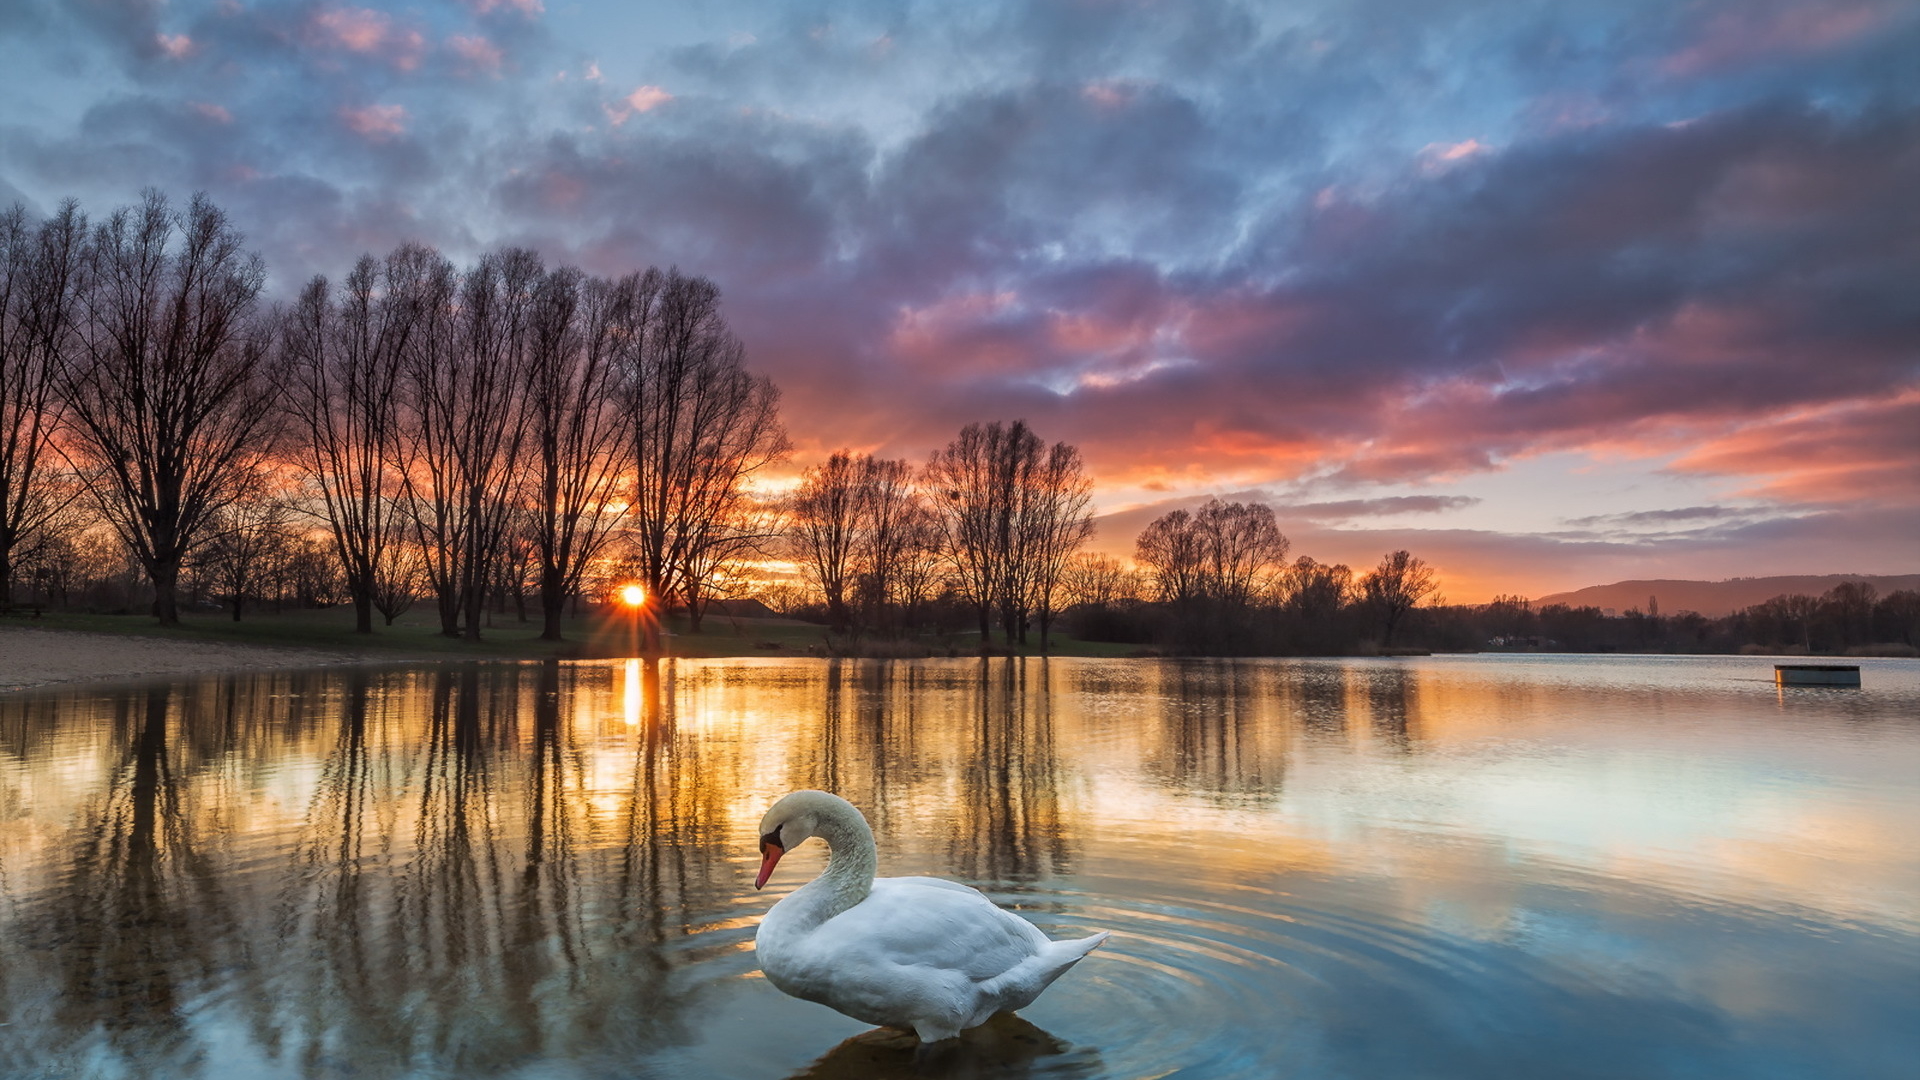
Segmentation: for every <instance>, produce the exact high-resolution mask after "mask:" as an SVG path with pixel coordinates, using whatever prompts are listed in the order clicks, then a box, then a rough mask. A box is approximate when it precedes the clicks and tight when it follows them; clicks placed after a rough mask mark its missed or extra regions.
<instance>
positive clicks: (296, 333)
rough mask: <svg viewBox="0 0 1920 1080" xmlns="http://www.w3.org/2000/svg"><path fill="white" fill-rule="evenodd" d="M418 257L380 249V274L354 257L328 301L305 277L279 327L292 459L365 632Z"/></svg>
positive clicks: (389, 498)
mask: <svg viewBox="0 0 1920 1080" xmlns="http://www.w3.org/2000/svg"><path fill="white" fill-rule="evenodd" d="M423 258H425V253H424V251H423V250H422V249H409V248H403V249H401V250H400V251H397V252H395V253H394V254H393V255H390V256H388V258H387V261H386V264H385V268H384V272H383V269H382V265H381V264H380V263H379V262H377V261H376V260H375V259H374V258H373V257H372V256H370V255H363V256H361V257H360V259H359V261H358V262H356V263H355V264H354V267H353V270H352V272H351V273H349V274H348V275H347V279H346V282H345V287H344V288H343V289H342V290H341V295H340V298H339V301H338V302H337V303H336V302H335V300H334V297H333V293H332V288H331V286H330V285H329V284H328V282H327V279H326V278H324V277H315V278H314V279H313V280H312V281H311V282H309V283H308V284H307V287H306V289H305V290H304V291H303V292H302V293H301V294H300V299H299V301H298V302H297V303H296V304H295V305H294V307H293V309H292V311H290V312H289V313H288V315H287V318H286V322H285V328H284V330H283V334H282V343H283V344H282V348H283V349H284V350H285V351H286V355H287V361H288V368H289V372H288V373H289V376H290V378H289V381H288V389H289V390H290V391H291V393H290V394H289V395H288V407H289V409H290V410H291V411H292V413H293V415H294V417H295V419H296V428H297V432H298V436H299V438H298V442H297V449H296V453H295V454H294V462H295V464H296V465H297V466H298V468H299V469H300V471H301V472H302V473H304V474H305V476H306V479H307V485H308V487H309V489H310V490H311V491H312V492H314V493H316V494H317V495H318V496H319V500H320V507H321V512H322V514H323V515H324V516H325V518H326V521H327V527H328V529H329V531H330V533H331V535H332V538H333V546H334V554H335V556H336V557H337V558H338V559H339V560H340V569H341V573H342V575H343V577H344V578H345V580H346V585H347V593H348V596H349V597H350V598H351V599H352V602H353V610H354V629H355V630H356V631H357V632H359V633H363V634H367V633H372V632H373V609H374V600H373V598H374V592H375V590H376V584H375V583H376V581H377V580H378V578H379V576H380V573H381V567H382V564H383V563H384V562H385V561H386V560H387V559H388V558H389V557H390V556H389V553H388V548H389V545H390V544H391V543H392V542H393V537H394V529H393V520H394V517H395V515H396V509H395V506H394V498H395V496H396V495H397V494H398V491H399V487H400V482H401V476H400V474H399V471H398V463H399V459H400V454H399V438H400V432H399V429H398V420H399V412H398V407H397V403H396V398H395V395H396V394H397V392H398V390H399V380H400V373H401V369H402V364H403V361H404V359H405V357H406V356H407V353H408V350H409V347H410V341H409V339H410V337H411V335H412V334H413V332H414V331H415V329H416V328H417V327H418V325H419V320H418V319H417V318H416V315H417V303H418V300H419V296H418V295H417V293H415V292H413V291H412V290H410V289H409V288H408V287H407V285H408V281H407V278H408V275H409V274H410V273H411V268H412V267H413V266H414V265H416V264H417V263H418V262H420V261H421V260H422V259H423ZM383 276H384V287H383V286H382V279H383Z"/></svg>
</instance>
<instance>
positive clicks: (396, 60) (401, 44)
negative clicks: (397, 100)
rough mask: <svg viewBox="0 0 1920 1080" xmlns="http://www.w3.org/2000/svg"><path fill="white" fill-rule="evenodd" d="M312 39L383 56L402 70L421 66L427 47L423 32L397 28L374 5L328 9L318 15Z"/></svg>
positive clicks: (322, 44) (330, 46)
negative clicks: (369, 6)
mask: <svg viewBox="0 0 1920 1080" xmlns="http://www.w3.org/2000/svg"><path fill="white" fill-rule="evenodd" d="M309 38H310V39H311V40H312V41H313V42H314V43H315V44H317V45H318V46H319V47H321V48H328V49H341V50H344V51H346V52H350V53H354V54H357V55H361V56H374V57H379V58H381V59H383V60H385V61H386V62H387V63H389V64H391V65H393V66H394V67H395V68H398V69H399V70H401V71H412V70H414V69H415V68H418V67H419V66H420V61H421V58H422V57H423V56H424V55H425V53H426V48H427V39H426V36H425V35H424V34H422V33H421V32H420V31H418V30H415V29H411V28H401V27H397V26H395V25H394V22H393V19H392V17H390V16H388V15H386V14H385V13H383V12H379V11H374V10H372V9H370V8H324V9H322V10H320V11H319V12H316V13H315V14H314V16H313V20H312V22H311V23H310V24H309Z"/></svg>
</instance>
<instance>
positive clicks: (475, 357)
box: [401, 249, 543, 641]
mask: <svg viewBox="0 0 1920 1080" xmlns="http://www.w3.org/2000/svg"><path fill="white" fill-rule="evenodd" d="M406 261H407V263H408V265H407V266H406V267H405V270H404V274H403V280H404V281H405V282H406V284H407V287H408V289H409V290H410V291H411V292H413V294H414V295H415V296H416V298H417V299H416V300H415V301H414V302H415V303H417V304H418V305H419V308H418V310H417V312H416V313H415V317H416V318H417V319H418V320H419V322H418V323H417V325H416V329H415V331H414V333H413V334H412V335H411V336H410V344H411V347H410V348H409V349H408V350H407V360H406V363H405V366H404V368H403V375H402V384H403V391H404V392H403V393H402V395H401V397H402V400H403V402H404V403H405V405H406V408H407V413H406V415H405V420H406V423H405V428H406V434H407V438H406V439H405V441H404V442H403V449H402V461H403V463H404V466H403V471H404V472H405V473H406V485H405V490H406V492H407V495H408V498H407V501H406V506H407V507H408V509H409V512H410V514H411V515H412V518H413V521H414V525H415V536H416V539H417V541H418V542H419V544H420V545H421V548H422V550H423V551H424V553H425V556H426V559H425V562H426V569H427V577H428V580H429V581H430V582H431V584H432V586H433V589H434V591H435V593H436V594H437V595H438V599H439V608H440V628H441V632H442V633H444V634H446V635H448V636H449V637H458V636H462V635H464V636H465V637H467V638H468V639H469V640H475V641H477V640H479V638H480V636H481V627H482V621H483V618H484V616H485V602H486V593H487V586H488V584H489V583H490V582H491V581H492V580H493V576H494V570H495V565H494V563H495V560H496V558H497V557H498V555H499V552H500V545H501V543H502V541H503V540H504V538H505V534H506V530H507V528H508V526H509V524H510V521H511V519H512V515H513V512H514V508H515V494H516V492H515V480H516V472H515V464H516V462H517V460H518V458H519V455H520V451H521V448H522V446H523V444H524V442H525V439H526V434H527V429H528V413H527V410H526V408H525V407H524V405H525V398H526V387H527V382H528V379H527V368H528V361H529V356H530V353H531V348H530V344H531V343H530V337H531V335H530V333H529V324H530V322H531V319H532V313H533V307H534V291H535V289H536V287H537V286H538V284H539V281H540V279H541V278H542V276H543V270H542V268H541V266H540V260H539V259H538V257H536V256H535V255H534V254H533V253H532V252H529V251H525V250H520V249H508V250H506V251H501V252H494V253H491V254H488V255H485V256H483V257H482V258H481V259H480V261H479V263H477V264H476V265H475V266H474V267H473V268H472V269H470V270H468V271H467V272H466V273H465V274H464V275H460V274H455V273H454V271H453V268H452V267H451V266H450V265H448V264H447V263H446V262H445V260H443V259H441V258H440V257H439V256H438V255H435V254H433V253H431V252H423V253H421V254H419V255H418V256H411V257H409V258H408V259H407V260H406Z"/></svg>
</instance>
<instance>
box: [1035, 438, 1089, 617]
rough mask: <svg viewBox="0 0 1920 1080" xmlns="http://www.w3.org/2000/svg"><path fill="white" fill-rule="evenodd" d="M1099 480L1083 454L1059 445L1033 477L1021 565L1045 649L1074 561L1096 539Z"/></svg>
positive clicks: (1050, 451)
mask: <svg viewBox="0 0 1920 1080" xmlns="http://www.w3.org/2000/svg"><path fill="white" fill-rule="evenodd" d="M1092 498H1093V479H1092V478H1091V477H1089V476H1088V475H1087V473H1086V468H1085V466H1084V465H1082V463H1081V461H1080V451H1079V450H1078V449H1076V448H1074V447H1072V446H1069V445H1067V444H1066V443H1055V444H1053V446H1052V448H1051V449H1049V450H1048V451H1047V456H1046V458H1045V460H1043V461H1042V462H1041V463H1040V467H1039V468H1037V469H1035V470H1034V471H1033V473H1032V483H1031V485H1030V486H1029V488H1028V490H1027V491H1026V492H1025V493H1024V498H1023V500H1022V503H1023V505H1022V507H1021V514H1020V526H1021V527H1020V532H1021V544H1020V548H1021V551H1020V560H1021V561H1022V562H1024V563H1025V564H1026V565H1027V567H1028V568H1029V569H1028V573H1027V575H1026V580H1027V587H1028V590H1029V594H1030V596H1031V597H1032V600H1031V607H1032V610H1033V612H1034V614H1035V615H1036V616H1037V619H1038V621H1039V623H1040V648H1041V649H1042V650H1045V649H1046V648H1047V645H1048V633H1049V631H1050V630H1051V628H1052V626H1053V617H1054V611H1055V608H1056V606H1057V604H1058V603H1059V601H1060V599H1061V578H1062V576H1063V575H1064V574H1065V572H1066V568H1067V563H1068V560H1070V559H1072V558H1073V556H1074V554H1075V553H1077V552H1078V551H1079V550H1080V548H1081V547H1083V546H1084V545H1085V544H1086V542H1087V541H1088V540H1090V539H1092V538H1093V515H1092V513H1091V512H1090V511H1089V510H1088V507H1089V506H1090V505H1091V503H1092Z"/></svg>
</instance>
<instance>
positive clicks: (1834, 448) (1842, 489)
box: [1671, 388, 1920, 506]
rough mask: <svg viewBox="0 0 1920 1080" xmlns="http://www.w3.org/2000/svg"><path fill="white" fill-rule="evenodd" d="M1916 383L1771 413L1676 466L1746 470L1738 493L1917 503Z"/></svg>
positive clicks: (1919, 435) (1919, 429) (1919, 395)
mask: <svg viewBox="0 0 1920 1080" xmlns="http://www.w3.org/2000/svg"><path fill="white" fill-rule="evenodd" d="M1916 460H1920V388H1911V389H1908V390H1906V391H1905V392H1903V393H1900V394H1897V395H1895V396H1894V397H1892V398H1890V399H1887V400H1884V401H1851V402H1843V403H1840V404H1837V405H1831V406H1827V407H1824V408H1818V409H1810V410H1806V411H1802V412H1794V413H1788V414H1786V415H1782V416H1778V417H1774V418H1770V419H1767V420H1763V421H1760V422H1757V423H1752V424H1748V425H1745V426H1743V427H1741V428H1740V429H1739V430H1737V431H1734V432H1731V433H1729V434H1727V435H1723V436H1721V437H1719V438H1715V439H1712V440H1710V441H1708V442H1706V443H1705V444H1703V445H1702V446H1700V447H1699V448H1698V449H1696V450H1694V451H1692V452H1691V453H1688V454H1686V455H1685V456H1683V457H1681V458H1680V459H1679V460H1677V461H1675V462H1674V463H1673V464H1672V466H1671V468H1672V469H1673V470H1674V471H1676V472H1693V473H1707V474H1712V475H1721V476H1751V477H1755V478H1756V483H1755V484H1754V486H1753V487H1752V488H1751V489H1749V490H1748V491H1744V492H1742V493H1741V494H1742V495H1749V496H1757V497H1763V498H1775V499H1783V500H1786V501H1790V502H1804V503H1816V504H1819V503H1842V502H1851V501H1859V500H1875V501H1879V502H1881V503H1883V504H1889V503H1890V504H1893V505H1909V506H1911V505H1916V504H1920V483H1916V482H1915V481H1916V478H1917V477H1920V466H1916V465H1915V461H1916Z"/></svg>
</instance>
